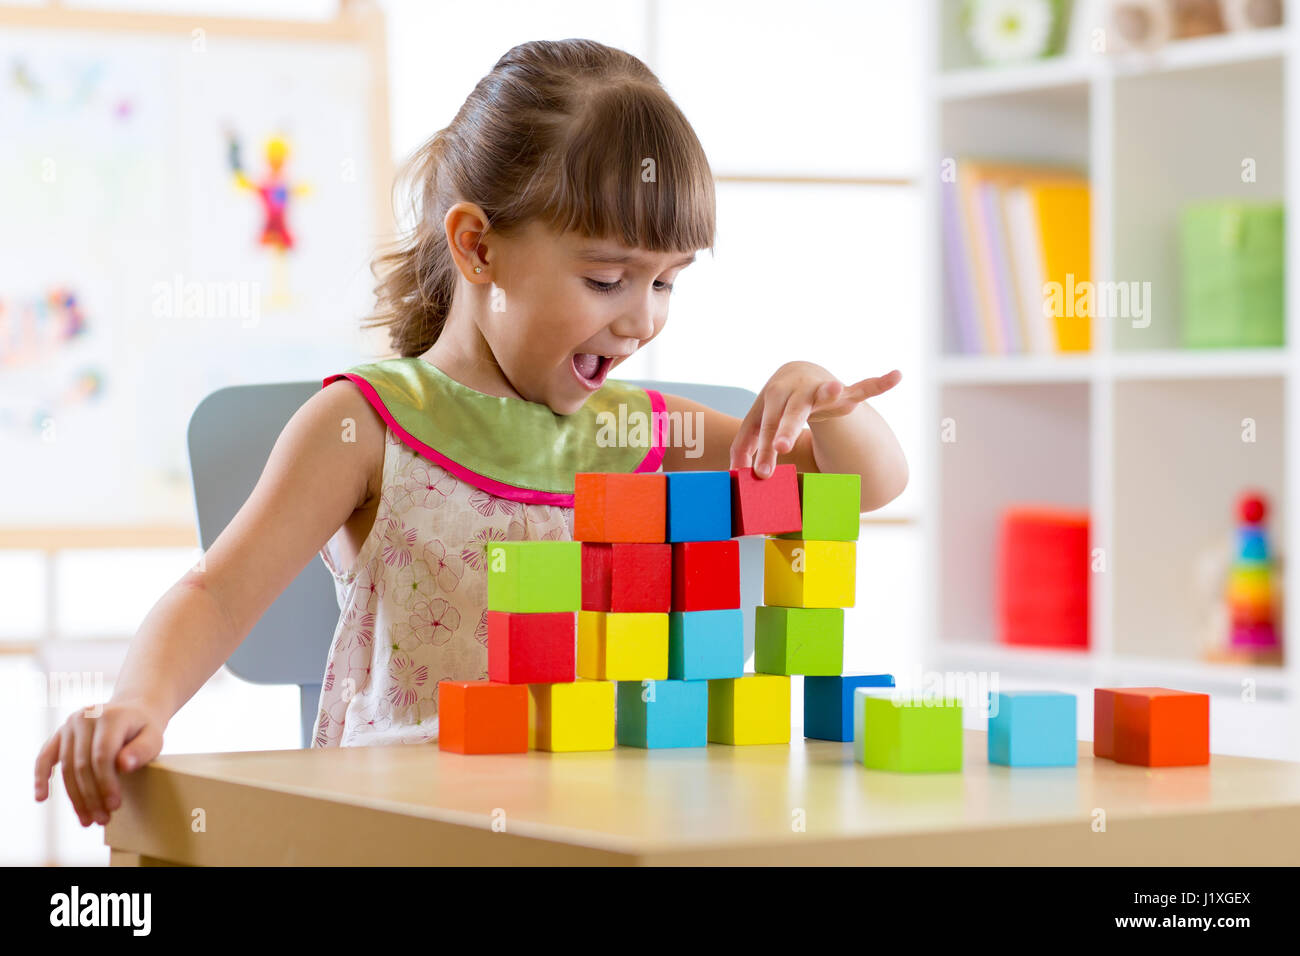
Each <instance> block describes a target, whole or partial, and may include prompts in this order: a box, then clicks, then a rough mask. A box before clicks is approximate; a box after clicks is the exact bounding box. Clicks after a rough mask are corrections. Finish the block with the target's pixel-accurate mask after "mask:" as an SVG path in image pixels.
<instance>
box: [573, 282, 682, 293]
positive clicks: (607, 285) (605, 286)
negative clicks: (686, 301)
mask: <svg viewBox="0 0 1300 956" xmlns="http://www.w3.org/2000/svg"><path fill="white" fill-rule="evenodd" d="M586 282H587V285H589V286H591V288H592V289H594V290H595V291H597V292H601V293H608V292H614V291H616V290H617V289H618V287H619V286H620V285H622V284H623V280H622V279H620V280H618V281H617V282H601V281H600V280H599V279H586ZM655 290H656V291H657V292H672V291H673V285H672V283H671V282H661V281H660V280H658V279H656V280H655Z"/></svg>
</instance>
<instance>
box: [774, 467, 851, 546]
mask: <svg viewBox="0 0 1300 956" xmlns="http://www.w3.org/2000/svg"><path fill="white" fill-rule="evenodd" d="M798 477H799V510H800V514H801V516H802V519H803V528H802V530H800V531H788V532H786V533H785V534H783V535H780V536H779V537H782V538H809V539H811V540H814V541H857V540H858V532H859V531H860V530H861V528H862V476H861V475H855V474H848V475H836V474H827V473H825V472H817V471H801V472H799V476H798Z"/></svg>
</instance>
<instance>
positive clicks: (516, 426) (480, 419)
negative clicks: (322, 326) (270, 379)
mask: <svg viewBox="0 0 1300 956" xmlns="http://www.w3.org/2000/svg"><path fill="white" fill-rule="evenodd" d="M340 379H348V380H349V381H351V382H353V383H355V384H356V385H357V386H358V388H360V389H361V391H362V393H363V394H364V395H365V397H366V399H367V400H368V401H369V402H370V404H371V405H372V406H373V407H374V409H375V410H376V411H377V412H378V413H379V415H380V416H381V417H382V418H383V419H384V421H385V423H386V424H387V431H386V436H385V444H384V469H383V484H382V489H381V493H380V499H379V506H378V511H377V513H376V515H375V523H374V526H373V528H372V529H371V531H370V534H369V535H368V536H367V538H366V540H365V541H364V542H363V543H362V545H361V549H360V552H359V553H358V555H357V558H356V561H355V562H354V563H353V565H352V566H351V567H348V568H344V567H340V566H339V563H338V562H337V561H336V559H335V555H334V554H333V553H332V551H331V547H330V545H329V544H326V546H325V547H324V548H322V549H321V551H320V556H321V559H322V560H323V561H324V563H325V566H326V567H327V568H328V569H329V571H330V574H331V575H332V576H333V578H334V587H335V591H336V593H337V596H338V602H339V612H340V613H339V622H338V626H337V627H336V629H335V632H334V638H333V640H332V642H331V643H330V648H329V653H328V655H327V658H326V661H325V673H324V677H323V679H322V682H321V693H320V705H319V707H318V709H317V715H316V723H315V726H314V728H313V733H312V746H315V747H335V746H344V747H346V746H363V745H375V744H395V743H425V742H428V741H431V740H436V739H437V736H438V693H437V689H438V682H439V681H440V680H486V679H487V676H488V674H487V660H488V657H487V571H486V548H487V546H488V545H489V544H491V543H493V542H497V541H534V540H560V541H570V540H572V539H573V476H574V475H575V474H577V473H579V472H593V471H601V472H650V471H661V470H662V461H663V450H664V449H663V435H664V428H665V427H666V422H665V414H664V401H663V396H662V395H660V394H659V393H658V392H656V391H653V390H649V389H642V388H638V387H636V386H633V385H629V384H627V383H625V382H618V381H610V380H607V381H606V382H605V383H604V385H602V386H601V388H600V389H599V390H598V391H596V392H595V393H593V394H592V395H591V396H590V397H589V398H588V399H587V402H586V403H585V404H584V405H583V407H582V408H581V409H579V410H578V411H577V412H575V413H574V414H572V415H557V414H556V413H555V412H553V411H551V409H550V408H549V407H548V406H546V405H542V404H536V403H533V402H527V401H523V400H521V399H516V398H503V397H498V396H493V395H486V394H484V393H482V392H478V391H475V390H474V389H471V388H469V387H468V386H466V385H462V384H461V383H459V382H457V381H455V380H454V379H452V378H451V377H450V376H448V375H447V374H446V373H444V372H442V371H441V370H440V369H438V368H437V367H436V366H434V365H432V364H430V363H428V362H426V361H424V360H423V359H420V358H400V359H387V360H384V361H381V362H373V363H368V364H365V365H358V366H355V367H354V368H352V369H350V370H348V371H347V372H343V373H340V374H337V375H331V376H330V377H328V378H326V379H325V380H324V382H323V383H322V387H327V386H328V385H329V384H330V383H332V382H336V381H339V380H340ZM638 426H640V427H638Z"/></svg>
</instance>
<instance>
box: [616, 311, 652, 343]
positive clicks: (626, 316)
mask: <svg viewBox="0 0 1300 956" xmlns="http://www.w3.org/2000/svg"><path fill="white" fill-rule="evenodd" d="M655 315H656V309H655V307H654V305H653V304H652V303H649V302H643V303H641V304H640V305H638V306H636V307H635V308H631V309H629V310H628V311H627V312H625V313H623V315H621V316H619V320H618V321H617V322H615V323H614V325H613V326H612V331H613V332H615V333H616V334H618V335H620V336H623V337H625V338H629V339H648V338H650V336H652V335H654V331H655Z"/></svg>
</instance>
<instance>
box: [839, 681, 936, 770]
mask: <svg viewBox="0 0 1300 956" xmlns="http://www.w3.org/2000/svg"><path fill="white" fill-rule="evenodd" d="M853 693H854V695H855V697H854V701H853V751H854V757H855V758H856V759H857V761H858V762H859V763H861V764H862V765H863V766H865V767H867V768H869V769H871V770H893V771H899V772H904V773H945V772H951V771H959V770H961V758H962V730H961V701H960V700H956V699H953V698H934V699H927V698H921V699H919V700H918V699H914V698H907V697H904V698H901V699H899V698H895V696H894V694H893V693H892V692H884V691H878V690H874V689H872V688H869V687H859V688H858V689H857V690H855V691H854V692H853Z"/></svg>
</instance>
